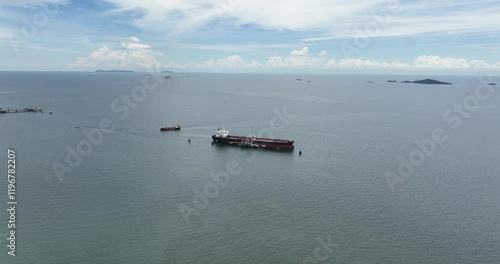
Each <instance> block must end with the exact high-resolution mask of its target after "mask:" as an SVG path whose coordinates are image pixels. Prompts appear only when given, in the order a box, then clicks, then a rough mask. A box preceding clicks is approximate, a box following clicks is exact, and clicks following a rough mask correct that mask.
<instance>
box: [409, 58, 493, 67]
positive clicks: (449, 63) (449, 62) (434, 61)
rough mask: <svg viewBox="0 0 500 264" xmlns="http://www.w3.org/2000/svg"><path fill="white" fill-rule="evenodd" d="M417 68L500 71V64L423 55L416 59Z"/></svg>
mask: <svg viewBox="0 0 500 264" xmlns="http://www.w3.org/2000/svg"><path fill="white" fill-rule="evenodd" d="M413 64H414V66H415V67H416V68H425V69H462V70H465V69H476V70H477V69H500V62H496V63H493V64H489V63H487V62H485V61H483V60H470V61H469V60H467V59H464V58H450V57H440V56H430V55H422V56H419V57H417V58H416V59H415V61H414V63H413Z"/></svg>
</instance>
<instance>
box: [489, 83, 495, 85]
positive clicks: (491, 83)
mask: <svg viewBox="0 0 500 264" xmlns="http://www.w3.org/2000/svg"><path fill="white" fill-rule="evenodd" d="M488 85H497V84H496V83H488Z"/></svg>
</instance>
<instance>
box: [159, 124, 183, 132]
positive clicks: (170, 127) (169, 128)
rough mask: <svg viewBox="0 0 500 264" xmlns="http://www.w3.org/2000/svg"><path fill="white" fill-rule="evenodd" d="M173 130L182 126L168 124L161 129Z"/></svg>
mask: <svg viewBox="0 0 500 264" xmlns="http://www.w3.org/2000/svg"><path fill="white" fill-rule="evenodd" d="M171 130H181V126H179V125H175V126H166V127H162V128H160V131H171Z"/></svg>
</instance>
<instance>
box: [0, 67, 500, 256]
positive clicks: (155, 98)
mask: <svg viewBox="0 0 500 264" xmlns="http://www.w3.org/2000/svg"><path fill="white" fill-rule="evenodd" d="M148 75H149V74H148V73H137V72H136V73H109V72H103V73H94V72H92V73H89V72H0V107H3V108H24V107H27V106H29V105H31V106H36V107H37V108H40V109H43V113H40V112H38V113H10V114H0V135H1V137H0V149H1V152H2V153H4V154H3V158H0V167H1V168H3V170H4V172H3V175H4V177H3V180H1V181H0V182H1V183H0V186H1V188H0V190H2V191H1V192H3V193H1V194H0V197H1V199H0V202H1V203H2V204H3V206H4V208H5V209H7V208H9V206H8V205H7V202H8V194H7V188H8V187H7V186H8V182H7V159H8V155H7V151H8V148H13V149H14V150H15V152H16V174H15V176H16V183H15V188H16V190H15V191H16V201H17V205H16V217H15V220H16V227H15V232H16V240H15V243H16V244H15V245H16V248H15V250H16V251H15V254H16V256H15V257H13V256H9V255H8V252H9V251H10V249H9V248H8V247H6V246H7V243H9V240H6V239H4V240H3V241H4V242H3V243H4V245H2V248H3V252H2V253H1V254H2V257H1V258H2V261H1V262H2V263H61V264H63V263H64V264H67V263H125V264H127V263H162V264H163V263H500V210H499V208H500V195H499V194H500V162H499V160H500V151H499V150H500V137H499V136H498V131H500V122H499V116H500V94H499V92H498V91H497V90H498V88H496V87H495V86H492V85H485V84H483V83H484V82H486V83H488V82H494V81H495V80H496V81H498V79H499V78H498V77H487V76H486V77H480V76H479V77H475V76H432V78H433V79H437V80H441V81H446V82H451V83H453V85H421V84H404V83H399V82H398V83H388V82H387V80H389V79H394V80H398V81H405V80H410V81H413V80H418V79H425V78H428V77H429V76H404V75H393V76H384V75H300V74H293V75H272V74H269V75H265V74H215V73H211V74H209V73H205V74H203V73H162V74H160V73H151V74H150V76H148ZM165 75H171V78H169V79H166V78H164V76H165ZM297 78H300V79H301V80H300V81H299V80H296V79H297ZM495 91H496V92H495ZM49 111H52V114H49ZM176 124H180V125H181V127H182V129H181V130H180V131H170V132H160V127H163V126H171V125H176ZM218 128H225V129H227V130H229V131H230V134H234V135H261V136H268V137H275V138H283V139H288V138H291V139H293V140H295V144H294V145H295V150H294V151H292V152H286V151H266V150H259V149H241V148H238V147H234V146H220V145H217V144H211V142H212V139H211V135H212V134H214V132H215V131H216V130H217V129H218ZM299 152H301V153H302V154H301V155H299ZM5 209H4V210H1V213H0V219H2V220H1V221H0V223H1V224H0V234H1V236H3V237H4V238H5V237H8V236H9V235H8V233H9V232H10V230H11V229H10V228H8V223H7V221H8V220H9V211H7V210H5Z"/></svg>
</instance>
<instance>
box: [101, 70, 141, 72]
mask: <svg viewBox="0 0 500 264" xmlns="http://www.w3.org/2000/svg"><path fill="white" fill-rule="evenodd" d="M95 72H134V71H127V70H97V71H95Z"/></svg>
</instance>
